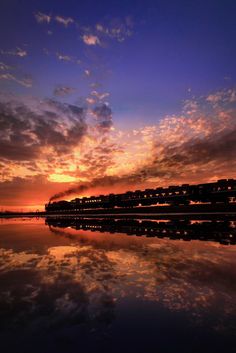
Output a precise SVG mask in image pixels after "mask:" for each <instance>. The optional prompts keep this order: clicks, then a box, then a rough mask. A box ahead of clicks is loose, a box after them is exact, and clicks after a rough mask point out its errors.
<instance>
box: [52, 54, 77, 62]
mask: <svg viewBox="0 0 236 353" xmlns="http://www.w3.org/2000/svg"><path fill="white" fill-rule="evenodd" d="M56 56H57V58H58V59H59V60H62V61H72V62H73V58H72V57H71V56H69V55H64V54H60V53H56Z"/></svg>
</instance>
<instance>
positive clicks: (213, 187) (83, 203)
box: [45, 179, 236, 213]
mask: <svg viewBox="0 0 236 353" xmlns="http://www.w3.org/2000/svg"><path fill="white" fill-rule="evenodd" d="M235 201H236V180H235V179H221V180H218V181H217V182H214V183H206V184H198V185H189V184H183V185H181V186H169V187H166V188H165V187H164V188H163V187H159V188H156V189H146V190H143V191H141V190H136V191H128V192H126V193H124V194H109V195H100V196H91V197H83V198H76V199H74V200H71V201H65V200H62V201H58V202H49V203H48V204H46V205H45V211H46V212H47V213H68V212H73V213H74V212H75V213H76V212H78V213H80V212H82V211H83V210H89V209H91V210H92V209H94V210H96V209H114V208H133V207H139V206H152V205H163V204H168V205H171V206H180V205H189V204H190V203H191V202H193V203H196V202H199V203H203V204H204V203H211V204H214V203H229V202H235Z"/></svg>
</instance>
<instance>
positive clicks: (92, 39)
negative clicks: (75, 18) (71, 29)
mask: <svg viewBox="0 0 236 353" xmlns="http://www.w3.org/2000/svg"><path fill="white" fill-rule="evenodd" d="M82 39H83V42H84V43H85V44H87V45H100V44H101V43H100V40H99V38H98V37H97V36H95V35H92V34H84V35H83V37H82Z"/></svg>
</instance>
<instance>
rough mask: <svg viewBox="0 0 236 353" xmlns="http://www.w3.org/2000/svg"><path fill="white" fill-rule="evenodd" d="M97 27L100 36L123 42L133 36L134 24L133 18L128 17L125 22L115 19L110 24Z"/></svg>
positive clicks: (97, 25) (98, 24)
mask: <svg viewBox="0 0 236 353" xmlns="http://www.w3.org/2000/svg"><path fill="white" fill-rule="evenodd" d="M95 27H96V31H97V33H99V34H100V36H103V37H104V38H110V39H115V40H117V41H118V42H123V41H124V40H125V39H126V38H128V37H131V36H132V34H133V27H134V22H133V20H132V18H131V17H126V18H125V19H124V20H122V19H119V18H114V19H112V20H111V21H110V23H108V24H103V23H97V24H96V26H95Z"/></svg>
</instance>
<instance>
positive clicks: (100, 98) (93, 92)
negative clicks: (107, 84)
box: [90, 91, 110, 100]
mask: <svg viewBox="0 0 236 353" xmlns="http://www.w3.org/2000/svg"><path fill="white" fill-rule="evenodd" d="M90 94H91V96H95V97H96V98H97V99H98V100H103V99H104V98H107V97H109V96H110V93H108V92H104V93H98V92H97V91H92V92H91V93H90Z"/></svg>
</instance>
